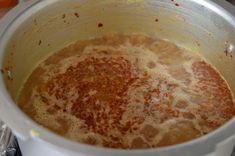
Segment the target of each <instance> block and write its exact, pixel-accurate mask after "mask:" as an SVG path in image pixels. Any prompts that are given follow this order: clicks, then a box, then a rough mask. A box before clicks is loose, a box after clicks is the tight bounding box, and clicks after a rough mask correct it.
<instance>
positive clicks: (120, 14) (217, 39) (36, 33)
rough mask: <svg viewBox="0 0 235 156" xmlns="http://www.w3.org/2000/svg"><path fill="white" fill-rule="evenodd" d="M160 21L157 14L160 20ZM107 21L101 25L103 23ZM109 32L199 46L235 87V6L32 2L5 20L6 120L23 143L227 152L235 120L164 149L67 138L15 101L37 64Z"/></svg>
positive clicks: (79, 149) (126, 154)
mask: <svg viewBox="0 0 235 156" xmlns="http://www.w3.org/2000/svg"><path fill="white" fill-rule="evenodd" d="M156 19H158V20H157V21H156ZM100 22H101V23H103V27H102V28H100V27H97V25H98V23H100ZM109 32H120V33H126V34H131V33H145V34H146V33H147V34H150V35H152V36H156V37H158V38H164V39H168V40H171V41H173V42H175V43H176V44H178V45H180V46H183V47H185V48H188V49H191V50H195V51H199V52H200V53H201V54H202V55H203V56H204V57H205V58H207V60H208V61H209V62H210V63H212V64H213V65H214V66H215V67H216V68H217V69H218V70H219V71H220V72H221V74H222V75H223V76H224V77H225V79H226V80H227V82H228V84H229V85H230V87H231V90H232V92H234V93H235V81H234V80H235V58H233V57H235V49H234V46H235V8H234V7H233V6H232V5H229V4H228V3H227V2H226V1H222V0H217V1H209V0H172V1H171V0H167V1H166V0H103V1H94V0H42V1H40V0H34V1H30V2H27V3H22V4H20V5H18V6H17V7H16V8H15V9H13V10H12V11H11V12H10V13H8V14H7V16H6V17H4V18H3V19H2V20H1V22H0V64H1V67H2V68H4V67H10V68H8V72H7V74H8V76H7V77H8V80H6V81H4V77H3V76H1V77H0V99H1V102H0V118H1V119H3V120H4V121H5V122H6V123H7V124H8V125H9V126H10V127H11V128H12V130H13V131H14V133H15V134H16V135H17V136H18V137H19V138H21V139H22V140H24V141H31V142H43V143H44V144H45V146H49V147H52V148H53V149H54V150H58V151H59V152H63V153H65V154H67V155H78V154H80V155H96V156H103V155H112V156H115V155H123V156H131V155H133V156H134V155H135V156H139V155H146V156H153V155H154V156H172V155H174V156H182V155H183V156H200V155H207V156H212V155H217V156H227V155H229V154H230V153H231V151H232V148H233V146H234V145H235V119H232V120H230V121H229V122H228V123H226V124H225V125H224V126H222V127H221V128H219V129H217V130H215V131H213V132H212V133H210V134H208V135H205V136H203V137H200V138H198V139H195V140H192V141H189V142H186V143H182V144H178V145H174V146H170V147H164V148H156V149H148V150H131V151H130V150H117V149H106V148H99V147H93V146H90V145H84V144H80V143H76V142H73V141H70V140H67V139H65V138H63V137H60V136H58V135H56V134H53V133H52V132H50V131H48V130H47V129H44V128H43V127H41V126H39V125H38V124H36V123H35V122H34V121H32V120H31V119H30V118H29V117H27V116H26V115H25V114H24V113H23V112H21V110H20V109H19V108H18V107H17V105H16V104H15V102H14V100H15V99H16V98H17V95H18V93H19V91H20V88H21V86H22V85H23V83H24V81H25V79H26V78H27V76H28V75H29V74H30V72H31V71H32V70H33V69H34V67H35V66H36V65H37V63H38V62H39V61H40V60H42V59H44V58H46V57H47V56H48V55H51V54H52V53H53V52H55V51H57V50H59V49H61V48H63V47H65V46H66V45H68V44H70V43H72V42H74V41H77V40H82V39H87V38H91V37H98V36H102V35H103V34H106V33H109Z"/></svg>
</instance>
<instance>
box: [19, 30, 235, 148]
mask: <svg viewBox="0 0 235 156" xmlns="http://www.w3.org/2000/svg"><path fill="white" fill-rule="evenodd" d="M18 104H19V106H20V108H21V109H22V110H23V111H24V112H25V113H26V114H28V115H29V116H30V117H31V118H32V119H34V120H35V121H36V122H38V123H39V124H41V125H43V126H45V127H47V128H48V129H50V130H52V131H54V132H56V133H57V134H59V135H62V136H64V137H66V138H69V139H72V140H75V141H79V142H82V143H87V144H92V145H97V146H104V147H110V148H123V149H140V148H153V147H161V146H168V145H173V144H177V143H181V142H185V141H188V140H191V139H194V138H197V137H200V136H202V135H204V134H207V133H209V132H211V131H213V130H214V129H216V128H218V127H219V126H221V125H223V124H224V123H225V122H226V121H228V120H229V119H231V118H232V117H233V116H234V115H235V104H234V101H233V96H232V93H231V91H230V89H229V87H228V85H227V83H226V81H225V80H224V79H223V77H222V76H221V75H220V74H219V73H218V71H216V70H215V68H213V67H212V66H211V65H210V64H209V63H207V62H206V61H205V60H204V59H203V58H202V57H201V56H200V55H199V54H198V53H196V52H191V51H188V50H186V49H182V48H179V47H178V46H176V45H175V44H173V43H171V42H168V41H164V40H160V39H155V38H151V37H148V36H143V35H130V36H127V35H118V34H111V35H107V36H104V37H101V38H96V39H91V40H86V41H79V42H77V43H75V44H72V45H70V46H68V47H65V48H64V49H63V50H61V51H58V52H56V53H55V54H53V55H52V56H50V57H49V58H47V59H46V60H45V61H43V62H41V63H40V64H39V65H38V67H37V68H36V69H35V70H34V71H33V73H32V74H31V75H30V76H29V78H28V79H27V81H26V83H25V84H24V86H23V88H22V91H21V94H20V96H19V97H18Z"/></svg>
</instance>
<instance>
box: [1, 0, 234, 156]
mask: <svg viewBox="0 0 235 156" xmlns="http://www.w3.org/2000/svg"><path fill="white" fill-rule="evenodd" d="M57 1H58V0H45V1H44V0H33V1H30V2H26V3H22V4H19V5H18V6H16V7H15V8H14V9H12V10H11V11H10V12H9V13H8V14H7V15H6V16H5V17H4V18H3V19H1V21H0V64H1V65H2V62H3V60H2V59H3V55H4V49H5V47H6V45H7V43H8V40H9V39H10V38H11V35H12V34H13V33H14V30H16V29H17V26H19V25H20V24H22V23H23V21H24V20H25V19H27V17H29V16H27V17H26V16H24V15H25V14H26V13H27V14H30V15H31V14H33V13H35V12H37V11H39V10H41V9H43V8H44V7H45V6H47V5H50V4H52V3H56V2H57ZM191 1H192V2H193V3H197V4H200V5H203V6H205V7H207V8H209V9H211V10H212V11H214V12H216V13H217V14H219V15H221V16H223V17H224V18H225V19H226V20H227V21H228V22H229V23H230V24H231V25H233V26H234V28H235V17H234V16H233V15H232V14H231V13H229V12H228V11H226V10H225V9H224V8H227V9H228V10H229V11H231V12H232V13H234V15H235V11H234V10H232V8H233V9H234V7H233V6H232V5H231V4H229V3H228V2H219V1H218V3H216V2H212V1H206V0H191ZM219 5H220V6H219ZM221 5H222V6H223V7H224V8H222V7H221ZM12 30H13V31H12ZM0 99H1V101H0V116H1V119H2V120H3V121H4V122H6V123H7V125H8V126H9V127H10V128H11V129H12V130H13V132H14V133H15V134H16V135H17V136H18V137H20V138H22V139H23V140H27V139H35V140H39V141H43V142H47V143H50V144H52V145H56V147H62V148H63V149H64V150H69V151H72V152H75V153H84V154H90V155H92V154H97V155H111V154H112V155H133V156H134V155H136V154H141V155H146V154H149V155H156V154H157V153H161V152H169V151H179V150H185V151H190V150H189V149H193V150H195V151H197V149H200V148H201V147H205V146H206V147H207V146H208V149H207V150H208V151H207V152H211V151H212V150H214V147H215V146H216V144H217V142H220V141H223V140H225V139H226V138H228V137H229V135H227V134H226V132H227V129H229V128H235V118H233V119H231V120H230V121H228V122H227V123H225V124H224V125H223V126H221V127H220V128H218V129H216V130H214V131H213V132H211V133H209V134H207V135H204V136H201V137H199V138H196V139H193V140H191V141H187V142H184V143H181V144H176V145H172V146H167V147H159V148H153V149H145V150H141V149H140V150H123V149H110V148H104V147H96V146H91V145H86V144H82V143H79V142H75V141H72V140H69V139H66V138H64V137H62V136H59V135H57V134H55V133H53V132H51V131H49V130H47V129H46V128H43V127H42V126H40V125H39V124H37V123H36V122H34V121H33V120H32V119H30V118H29V117H28V116H27V115H26V114H24V113H23V112H22V111H21V110H20V109H19V108H18V107H17V105H16V104H15V102H14V101H13V100H12V98H11V97H10V95H9V94H8V91H7V89H6V87H5V85H4V81H3V77H2V76H1V77H0ZM215 140H216V141H217V142H216V141H215ZM208 142H214V145H213V146H212V145H208V144H207V143H208ZM198 152H200V151H198ZM201 152H202V151H201ZM191 154H192V153H191ZM197 155H198V153H197Z"/></svg>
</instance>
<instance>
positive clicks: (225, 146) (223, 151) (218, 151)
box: [206, 135, 235, 156]
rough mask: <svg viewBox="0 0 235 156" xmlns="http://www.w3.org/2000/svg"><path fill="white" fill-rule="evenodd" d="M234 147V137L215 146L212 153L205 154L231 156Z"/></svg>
mask: <svg viewBox="0 0 235 156" xmlns="http://www.w3.org/2000/svg"><path fill="white" fill-rule="evenodd" d="M234 145H235V135H233V136H231V137H229V138H227V139H226V140H224V141H223V142H221V143H219V144H218V145H216V147H215V151H214V152H213V153H210V154H207V155H206V156H231V154H232V152H233V149H235V147H234Z"/></svg>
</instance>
